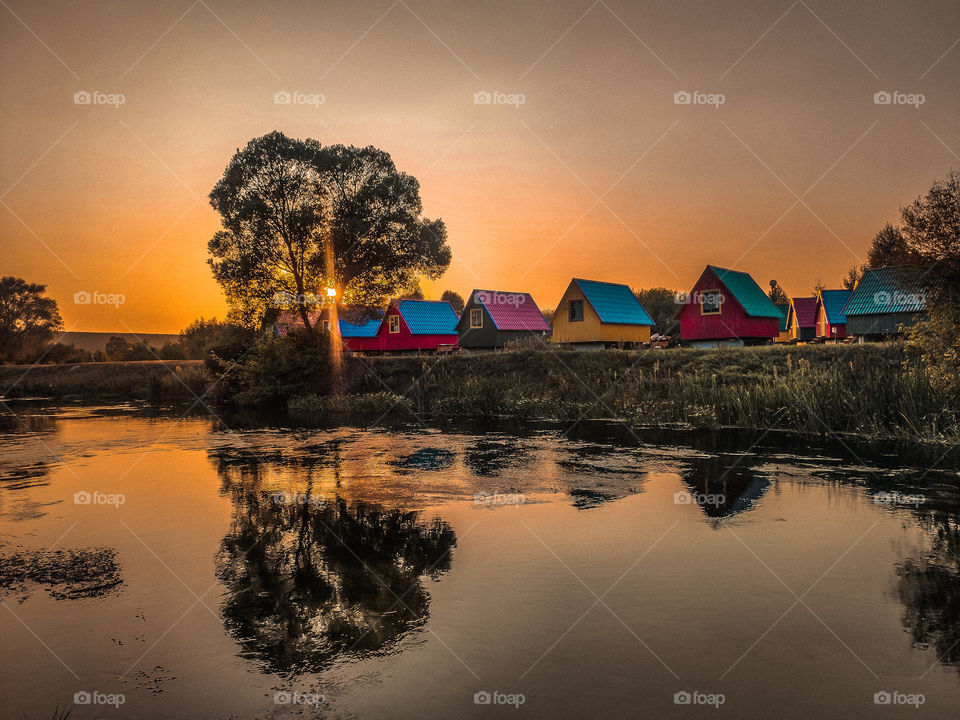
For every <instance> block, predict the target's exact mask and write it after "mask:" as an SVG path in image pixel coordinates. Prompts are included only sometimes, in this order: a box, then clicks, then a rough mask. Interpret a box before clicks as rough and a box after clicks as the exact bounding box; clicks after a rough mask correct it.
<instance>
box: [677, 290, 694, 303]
mask: <svg viewBox="0 0 960 720" xmlns="http://www.w3.org/2000/svg"><path fill="white" fill-rule="evenodd" d="M673 302H674V303H676V304H677V305H689V304H690V293H688V292H686V291H685V290H678V291H677V292H675V293H674V294H673Z"/></svg>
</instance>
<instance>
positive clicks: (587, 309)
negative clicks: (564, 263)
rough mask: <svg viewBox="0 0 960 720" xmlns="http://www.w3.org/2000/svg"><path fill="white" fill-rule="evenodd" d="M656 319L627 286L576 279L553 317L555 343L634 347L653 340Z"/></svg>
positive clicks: (553, 338) (553, 339)
mask: <svg viewBox="0 0 960 720" xmlns="http://www.w3.org/2000/svg"><path fill="white" fill-rule="evenodd" d="M651 327H653V319H652V318H651V317H650V314H649V313H648V312H647V311H646V309H645V308H644V307H643V305H641V304H640V301H639V300H637V296H636V295H634V294H633V291H632V290H630V288H629V287H627V286H626V285H621V284H619V283H608V282H600V281H598V280H582V279H580V278H574V279H573V280H571V281H570V285H568V286H567V290H566V292H564V293H563V297H562V298H560V302H559V303H557V308H556V310H555V311H554V314H553V337H552V338H551V339H552V341H553V342H555V343H583V344H587V343H589V344H603V345H633V344H636V343H645V342H649V341H650V328H651Z"/></svg>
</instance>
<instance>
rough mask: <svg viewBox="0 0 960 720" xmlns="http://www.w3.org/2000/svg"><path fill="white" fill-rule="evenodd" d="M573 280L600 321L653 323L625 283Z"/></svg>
mask: <svg viewBox="0 0 960 720" xmlns="http://www.w3.org/2000/svg"><path fill="white" fill-rule="evenodd" d="M573 281H574V282H575V283H576V284H577V287H578V288H580V292H582V293H583V296H584V297H585V298H586V299H587V302H588V303H590V307H592V308H593V309H594V311H595V312H596V313H597V315H598V316H600V322H605V323H616V324H618V325H653V318H651V317H650V313H648V312H647V311H646V309H645V308H644V307H643V305H641V304H640V301H639V300H637V296H636V295H634V294H633V291H632V290H631V289H630V288H628V287H627V286H626V285H620V284H619V283H608V282H600V281H599V280H580V279H578V278H574V279H573Z"/></svg>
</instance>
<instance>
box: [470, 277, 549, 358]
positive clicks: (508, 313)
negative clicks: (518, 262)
mask: <svg viewBox="0 0 960 720" xmlns="http://www.w3.org/2000/svg"><path fill="white" fill-rule="evenodd" d="M457 334H458V335H459V336H460V347H464V348H471V349H478V350H479V349H491V348H502V347H503V346H504V345H506V344H507V343H508V342H510V341H511V340H517V339H519V338H523V337H538V338H541V339H543V338H544V336H546V335H549V334H550V326H549V325H548V324H547V321H546V320H544V319H543V313H541V312H540V308H538V307H537V303H536V302H534V300H533V296H531V295H530V293H521V292H505V291H502V290H474V291H473V292H472V293H470V297H469V298H468V299H467V304H466V306H465V307H464V308H463V312H462V313H460V322H459V323H458V325H457Z"/></svg>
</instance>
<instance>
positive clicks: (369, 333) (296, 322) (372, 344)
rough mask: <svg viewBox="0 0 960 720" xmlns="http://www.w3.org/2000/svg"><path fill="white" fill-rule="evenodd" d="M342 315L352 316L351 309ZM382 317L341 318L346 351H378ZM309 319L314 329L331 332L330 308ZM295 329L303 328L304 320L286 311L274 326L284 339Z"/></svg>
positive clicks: (341, 334) (338, 322) (377, 313)
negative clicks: (353, 319)
mask: <svg viewBox="0 0 960 720" xmlns="http://www.w3.org/2000/svg"><path fill="white" fill-rule="evenodd" d="M341 313H342V314H346V315H351V312H350V310H349V309H348V310H341ZM382 316H383V313H382V312H380V311H377V312H376V313H375V315H374V317H369V318H368V317H363V316H361V315H359V314H358V317H357V318H356V320H355V321H350V320H347V319H344V318H343V317H339V318H338V321H337V325H338V327H339V328H340V339H341V341H342V343H343V347H344V349H346V350H352V351H354V352H360V351H364V350H376V349H377V348H376V344H377V330H379V328H380V320H381V318H382ZM307 317H308V318H309V319H310V323H311V324H312V325H313V326H314V327H320V328H321V329H322V330H324V331H325V332H330V310H329V308H324V309H323V310H320V311H317V310H312V311H310V312H309V313H308V314H307ZM294 327H303V319H302V318H301V317H300V314H299V313H297V312H294V311H292V310H284V311H283V312H282V313H281V314H280V317H278V318H277V321H276V322H275V323H274V324H273V331H274V332H275V333H276V334H277V335H279V336H280V337H284V336H285V335H286V334H287V332H289V331H290V330H291V329H292V328H294Z"/></svg>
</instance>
